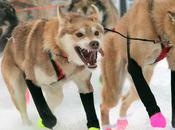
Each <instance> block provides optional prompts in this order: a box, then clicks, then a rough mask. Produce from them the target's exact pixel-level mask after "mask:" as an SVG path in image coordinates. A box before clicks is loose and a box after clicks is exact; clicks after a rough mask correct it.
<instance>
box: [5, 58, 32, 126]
mask: <svg viewBox="0 0 175 130" xmlns="http://www.w3.org/2000/svg"><path fill="white" fill-rule="evenodd" d="M5 62H7V61H5V60H4V62H3V63H2V74H3V76H4V80H5V83H6V85H7V87H8V90H9V93H10V95H11V98H12V101H13V103H14V104H15V106H16V108H17V109H18V111H19V112H20V115H21V118H22V121H23V124H24V125H31V124H32V123H31V121H30V120H29V117H28V115H27V110H26V101H25V91H26V88H27V86H26V83H25V80H24V77H23V73H22V72H21V71H20V70H19V69H18V68H17V67H16V66H15V65H12V64H11V62H7V63H8V65H6V64H4V63H5Z"/></svg>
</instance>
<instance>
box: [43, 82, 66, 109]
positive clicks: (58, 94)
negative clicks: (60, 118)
mask: <svg viewBox="0 0 175 130" xmlns="http://www.w3.org/2000/svg"><path fill="white" fill-rule="evenodd" d="M44 93H45V95H46V100H47V102H48V105H49V107H50V108H51V110H52V112H53V111H54V110H55V108H56V107H57V106H58V105H59V104H60V103H61V102H62V100H63V88H62V87H61V86H55V85H54V86H49V87H48V89H47V88H46V91H45V89H44Z"/></svg>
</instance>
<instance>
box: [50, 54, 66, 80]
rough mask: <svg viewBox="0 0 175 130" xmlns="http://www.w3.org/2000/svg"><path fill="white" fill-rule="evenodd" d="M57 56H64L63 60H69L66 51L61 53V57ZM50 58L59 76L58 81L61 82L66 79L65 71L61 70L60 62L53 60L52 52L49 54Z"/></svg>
mask: <svg viewBox="0 0 175 130" xmlns="http://www.w3.org/2000/svg"><path fill="white" fill-rule="evenodd" d="M57 56H62V57H63V58H66V59H67V56H66V53H65V52H64V51H61V53H60V55H57ZM49 58H50V61H51V63H52V66H53V68H54V70H55V72H56V74H57V81H60V80H62V79H63V78H65V75H64V72H63V69H62V68H61V66H60V64H59V62H58V61H55V60H53V58H52V53H51V52H49Z"/></svg>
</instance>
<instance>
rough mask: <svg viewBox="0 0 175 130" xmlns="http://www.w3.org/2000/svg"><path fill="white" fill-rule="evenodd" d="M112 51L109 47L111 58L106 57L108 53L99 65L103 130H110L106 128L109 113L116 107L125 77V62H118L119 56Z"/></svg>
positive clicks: (108, 122)
mask: <svg viewBox="0 0 175 130" xmlns="http://www.w3.org/2000/svg"><path fill="white" fill-rule="evenodd" d="M113 49H115V47H111V48H110V49H109V50H108V51H109V54H111V53H112V54H113V56H108V53H105V54H106V55H105V56H104V58H103V60H102V65H101V70H102V83H103V89H102V104H101V119H102V126H103V128H104V129H105V130H110V128H109V127H108V125H109V124H110V121H109V118H110V117H109V112H110V109H111V108H113V107H114V106H116V104H117V103H118V101H119V99H120V96H121V90H122V85H123V83H124V81H125V76H126V69H125V66H126V62H124V61H123V60H121V61H120V59H122V58H121V55H117V54H115V52H113V51H114V50H113ZM117 56H119V57H117ZM109 57H110V58H109Z"/></svg>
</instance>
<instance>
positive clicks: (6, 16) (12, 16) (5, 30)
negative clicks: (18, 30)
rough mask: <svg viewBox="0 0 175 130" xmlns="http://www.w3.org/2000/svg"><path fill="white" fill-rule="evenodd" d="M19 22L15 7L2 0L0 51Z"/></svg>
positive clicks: (0, 1) (0, 10) (0, 3)
mask: <svg viewBox="0 0 175 130" xmlns="http://www.w3.org/2000/svg"><path fill="white" fill-rule="evenodd" d="M17 24H18V18H17V16H16V12H15V10H14V8H13V7H12V6H11V5H10V3H9V2H7V1H6V0H0V53H1V52H2V50H3V49H4V47H5V45H6V43H7V39H8V38H10V36H11V33H12V30H13V29H14V28H15V26H17Z"/></svg>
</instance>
